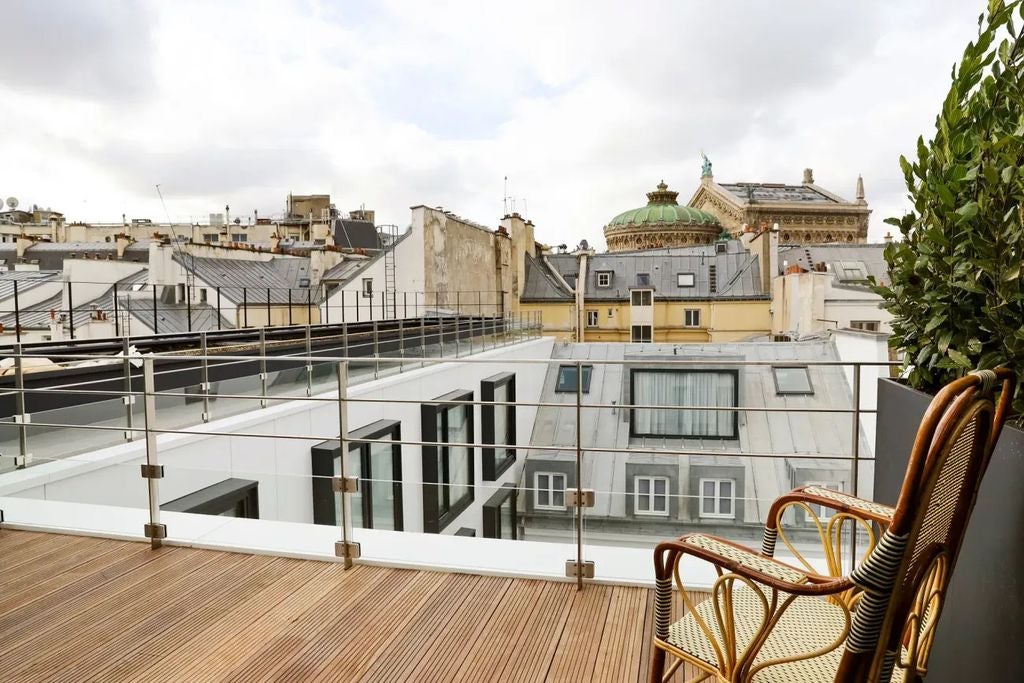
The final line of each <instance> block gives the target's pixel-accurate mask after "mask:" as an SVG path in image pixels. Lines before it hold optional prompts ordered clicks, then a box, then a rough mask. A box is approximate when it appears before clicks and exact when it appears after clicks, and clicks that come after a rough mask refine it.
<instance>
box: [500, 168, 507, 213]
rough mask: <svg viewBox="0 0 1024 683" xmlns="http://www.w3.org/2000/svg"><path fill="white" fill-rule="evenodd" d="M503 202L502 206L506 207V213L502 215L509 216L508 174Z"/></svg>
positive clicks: (502, 197)
mask: <svg viewBox="0 0 1024 683" xmlns="http://www.w3.org/2000/svg"><path fill="white" fill-rule="evenodd" d="M501 203H502V206H503V207H504V211H505V213H503V214H502V215H503V216H507V215H508V176H505V192H504V193H503V194H502V196H501Z"/></svg>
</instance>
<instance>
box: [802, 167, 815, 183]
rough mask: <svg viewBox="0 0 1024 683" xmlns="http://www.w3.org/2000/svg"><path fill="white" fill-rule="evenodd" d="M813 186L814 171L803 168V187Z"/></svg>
mask: <svg viewBox="0 0 1024 683" xmlns="http://www.w3.org/2000/svg"><path fill="white" fill-rule="evenodd" d="M813 184H814V169H813V168H805V169H804V185H813Z"/></svg>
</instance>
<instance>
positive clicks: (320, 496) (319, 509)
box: [310, 420, 404, 531]
mask: <svg viewBox="0 0 1024 683" xmlns="http://www.w3.org/2000/svg"><path fill="white" fill-rule="evenodd" d="M386 436H390V437H391V439H392V440H393V441H395V442H398V441H401V440H402V423H401V422H399V421H398V420H377V421H376V422H371V423H370V424H368V425H366V426H364V427H360V428H359V429H356V430H354V431H351V432H349V433H348V439H346V443H347V444H348V450H349V453H352V452H353V451H356V450H358V452H359V492H360V493H361V494H362V496H361V498H362V510H360V514H361V516H362V528H364V529H372V528H373V494H372V491H371V487H370V483H369V482H370V481H371V480H372V479H373V466H372V461H371V459H370V447H371V446H372V445H373V444H371V443H368V442H365V441H364V442H360V439H383V438H384V437H386ZM340 457H341V442H340V441H338V440H337V439H332V440H330V441H324V442H322V443H319V444H317V445H316V446H313V448H311V449H310V458H311V465H312V472H313V524H326V525H330V526H337V524H338V510H337V503H336V498H337V494H336V493H335V491H334V488H333V486H332V483H331V481H332V479H333V478H334V476H335V474H334V472H335V470H334V463H335V461H336V460H338V458H340ZM391 471H392V479H393V480H394V481H393V483H392V491H393V493H392V496H393V499H394V515H395V529H394V530H395V531H402V530H403V528H404V510H403V505H402V444H400V443H393V444H392V445H391ZM353 512H355V511H353Z"/></svg>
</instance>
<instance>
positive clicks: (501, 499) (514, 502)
mask: <svg viewBox="0 0 1024 683" xmlns="http://www.w3.org/2000/svg"><path fill="white" fill-rule="evenodd" d="M518 496H519V490H518V488H517V487H516V485H515V484H514V483H512V482H509V483H506V484H503V485H502V486H501V488H499V489H498V490H497V491H495V492H494V495H493V496H491V497H490V498H488V499H487V501H486V502H484V507H483V511H484V528H483V536H484V538H501V537H502V536H501V508H502V507H503V506H504V505H505V503H507V502H509V501H510V500H511V510H512V538H510V539H506V540H510V541H515V540H517V539H518V538H519V531H518V527H519V511H518Z"/></svg>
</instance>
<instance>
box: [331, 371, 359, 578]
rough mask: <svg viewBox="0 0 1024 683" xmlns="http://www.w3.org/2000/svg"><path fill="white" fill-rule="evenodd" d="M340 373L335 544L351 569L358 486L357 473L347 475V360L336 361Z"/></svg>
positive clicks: (355, 549)
mask: <svg viewBox="0 0 1024 683" xmlns="http://www.w3.org/2000/svg"><path fill="white" fill-rule="evenodd" d="M337 376H338V443H339V445H340V447H341V448H340V450H341V458H340V461H341V463H340V468H339V469H340V472H339V476H337V477H334V479H333V480H332V488H333V489H334V490H335V491H336V492H338V493H340V494H341V509H340V510H339V514H338V525H339V526H340V527H341V540H340V541H338V542H336V543H335V544H334V554H335V555H336V556H337V557H340V558H343V560H344V563H345V569H351V568H352V563H353V560H356V559H358V558H359V544H358V543H353V542H352V540H351V539H352V509H351V508H352V494H353V493H355V492H356V491H357V490H358V487H359V479H358V477H350V476H349V475H348V462H347V461H348V362H347V361H342V362H340V363H338V365H337Z"/></svg>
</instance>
